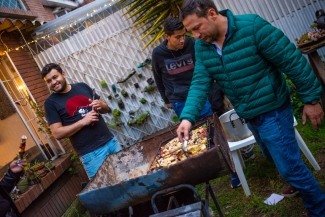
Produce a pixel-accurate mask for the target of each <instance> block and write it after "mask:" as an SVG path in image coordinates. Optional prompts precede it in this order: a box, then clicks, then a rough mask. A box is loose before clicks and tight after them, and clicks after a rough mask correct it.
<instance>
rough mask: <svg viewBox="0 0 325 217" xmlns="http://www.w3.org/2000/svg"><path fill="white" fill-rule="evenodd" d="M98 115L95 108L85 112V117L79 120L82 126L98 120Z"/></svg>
mask: <svg viewBox="0 0 325 217" xmlns="http://www.w3.org/2000/svg"><path fill="white" fill-rule="evenodd" d="M98 115H99V114H98V113H97V112H96V111H95V110H91V111H90V112H88V113H87V114H86V116H85V117H83V119H81V121H82V123H83V125H84V126H87V125H89V124H92V123H93V122H95V121H99V119H98Z"/></svg>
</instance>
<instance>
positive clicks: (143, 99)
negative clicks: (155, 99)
mask: <svg viewBox="0 0 325 217" xmlns="http://www.w3.org/2000/svg"><path fill="white" fill-rule="evenodd" d="M139 102H141V103H142V104H145V103H146V102H147V100H146V99H145V98H141V99H140V100H139Z"/></svg>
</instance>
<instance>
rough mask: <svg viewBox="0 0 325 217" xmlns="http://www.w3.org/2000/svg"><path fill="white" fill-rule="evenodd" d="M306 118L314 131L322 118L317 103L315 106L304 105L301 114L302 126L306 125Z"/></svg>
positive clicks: (321, 110) (320, 107)
mask: <svg viewBox="0 0 325 217" xmlns="http://www.w3.org/2000/svg"><path fill="white" fill-rule="evenodd" d="M307 117H308V118H309V119H310V121H311V123H312V125H313V128H314V130H315V131H316V130H317V128H318V126H319V125H320V124H321V123H322V120H323V117H324V111H323V109H322V106H321V105H320V104H319V103H317V104H315V105H308V104H306V105H305V106H304V110H303V113H302V124H304V125H305V124H306V121H307Z"/></svg>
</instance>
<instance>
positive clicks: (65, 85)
mask: <svg viewBox="0 0 325 217" xmlns="http://www.w3.org/2000/svg"><path fill="white" fill-rule="evenodd" d="M61 85H62V86H61V88H60V89H58V90H57V91H55V90H53V89H52V91H53V92H55V93H61V92H63V91H64V90H65V88H66V87H67V81H66V80H65V79H64V80H63V81H62V82H61Z"/></svg>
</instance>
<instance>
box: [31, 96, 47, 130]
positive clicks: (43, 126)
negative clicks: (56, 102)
mask: <svg viewBox="0 0 325 217" xmlns="http://www.w3.org/2000/svg"><path fill="white" fill-rule="evenodd" d="M30 103H31V107H32V109H33V110H34V112H35V114H36V116H37V123H38V125H39V127H38V129H37V131H38V132H42V133H46V134H49V135H50V134H52V132H51V129H50V127H49V125H48V124H47V122H46V121H45V119H44V118H45V112H44V110H43V105H39V104H37V103H36V102H34V101H30Z"/></svg>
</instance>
